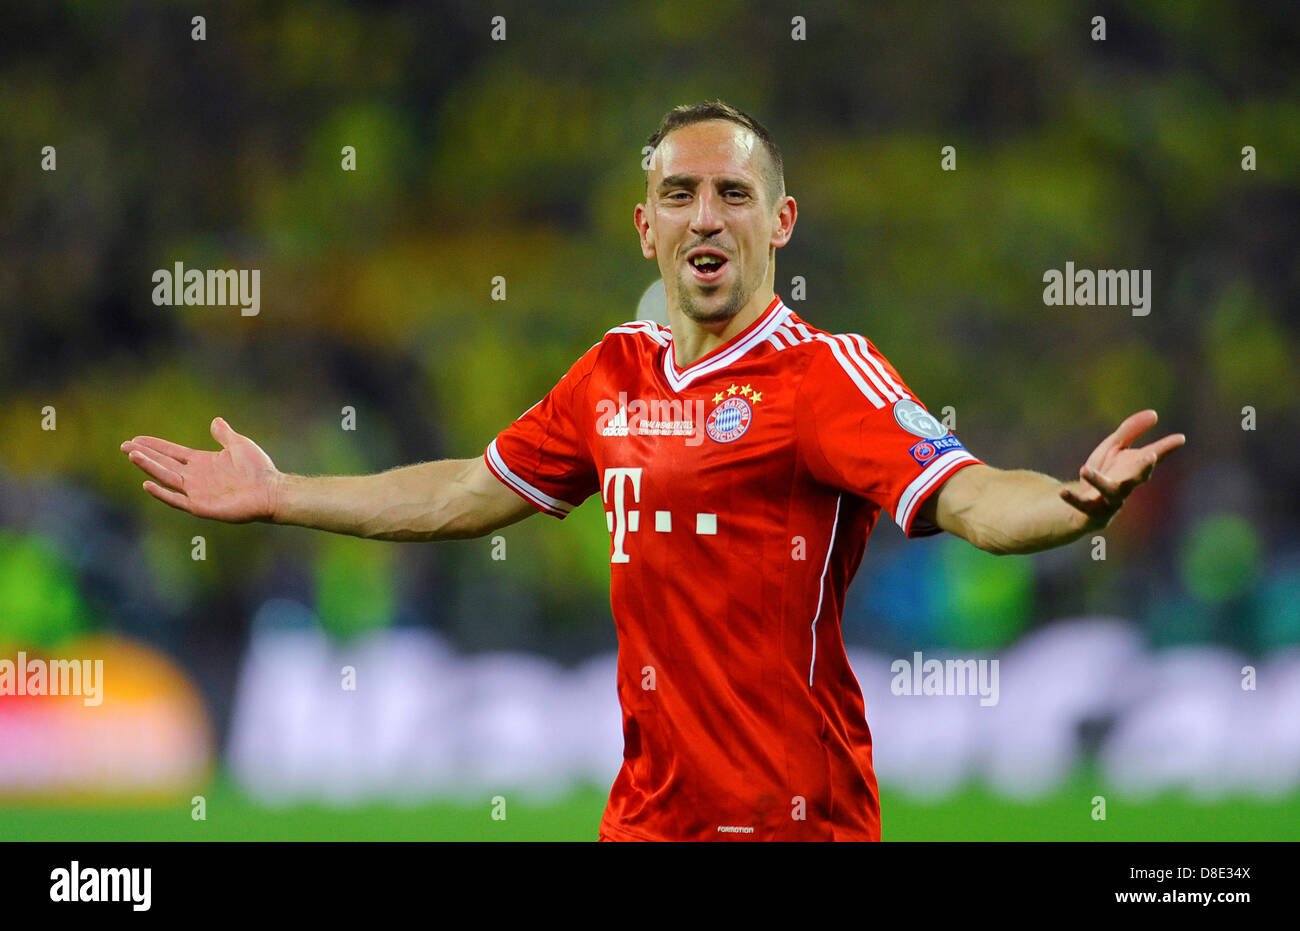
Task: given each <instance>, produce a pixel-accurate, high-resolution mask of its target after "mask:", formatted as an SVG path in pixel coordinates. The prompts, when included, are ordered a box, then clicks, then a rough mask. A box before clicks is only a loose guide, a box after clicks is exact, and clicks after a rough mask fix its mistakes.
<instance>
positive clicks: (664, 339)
mask: <svg viewBox="0 0 1300 931" xmlns="http://www.w3.org/2000/svg"><path fill="white" fill-rule="evenodd" d="M611 333H641V334H643V335H645V336H648V337H650V338H651V339H652V340H654V341H655V342H656V343H658V344H659V345H660V346H667V345H668V334H667V333H665V332H664V330H663V328H662V327H661V326H660V325H659V324H658V323H656V322H655V321H654V320H633V321H630V322H629V323H621V324H619V325H618V326H616V327H614V328H613V329H609V330H606V331H605V335H606V336H608V335H609V334H611Z"/></svg>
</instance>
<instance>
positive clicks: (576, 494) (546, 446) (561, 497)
mask: <svg viewBox="0 0 1300 931" xmlns="http://www.w3.org/2000/svg"><path fill="white" fill-rule="evenodd" d="M600 346H601V344H600V343H597V344H596V345H595V346H592V347H591V349H589V350H587V352H586V353H585V354H584V355H583V356H582V358H581V359H579V360H578V361H577V362H575V363H574V364H573V367H572V368H570V369H569V371H568V372H566V373H565V375H564V377H563V378H561V379H560V381H559V383H558V384H557V385H556V386H555V387H554V388H552V389H551V390H550V392H549V393H548V394H547V395H546V397H544V398H542V399H541V400H540V401H538V402H537V403H536V404H534V405H533V406H532V407H530V408H529V409H528V410H526V411H524V413H522V414H521V415H520V416H519V418H518V419H517V420H516V421H515V422H514V423H512V424H511V425H510V426H508V427H506V428H505V429H504V430H502V431H501V432H500V433H499V434H497V436H496V439H494V440H493V441H492V442H491V443H489V444H488V447H487V450H486V451H485V452H484V454H483V458H484V460H485V461H486V462H487V466H488V468H489V469H490V470H491V471H492V474H493V475H495V476H496V477H497V478H499V479H500V480H501V481H502V482H503V483H504V484H505V485H506V486H508V487H509V488H510V489H511V490H513V491H514V492H515V493H517V494H518V495H519V496H520V497H522V498H523V499H525V500H526V501H528V502H530V503H531V504H532V505H533V506H534V507H536V508H537V509H538V510H540V511H545V512H546V513H547V514H551V515H553V516H555V517H559V518H561V519H563V518H564V517H566V516H568V514H569V512H570V511H572V510H573V509H574V508H575V507H577V506H578V505H579V504H581V503H582V502H583V501H585V500H586V499H587V498H588V497H590V496H591V495H593V494H595V493H596V492H597V491H599V490H600V480H599V478H598V475H597V470H596V464H595V462H594V460H593V459H592V456H591V449H590V446H589V444H588V442H587V436H586V432H585V431H587V430H588V429H590V428H591V425H592V423H593V422H594V421H593V416H594V415H593V414H592V412H591V409H590V408H589V407H588V405H587V403H586V397H587V382H588V379H589V378H590V377H591V371H592V369H593V368H594V367H595V364H596V356H597V355H598V353H599V351H600Z"/></svg>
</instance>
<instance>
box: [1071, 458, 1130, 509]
mask: <svg viewBox="0 0 1300 931" xmlns="http://www.w3.org/2000/svg"><path fill="white" fill-rule="evenodd" d="M1079 478H1081V479H1083V480H1084V481H1085V482H1087V483H1088V484H1089V485H1091V486H1092V487H1093V488H1095V489H1097V491H1098V492H1099V493H1100V494H1101V496H1102V497H1103V498H1104V499H1106V503H1107V504H1109V505H1111V506H1112V507H1117V506H1118V505H1119V504H1120V502H1121V501H1123V500H1124V495H1125V491H1124V489H1122V488H1121V487H1120V486H1119V485H1117V484H1116V483H1115V482H1112V481H1111V480H1110V479H1108V478H1107V477H1106V476H1104V475H1102V474H1101V473H1100V472H1098V471H1097V470H1096V469H1093V468H1089V467H1088V466H1084V467H1083V468H1082V469H1080V470H1079Z"/></svg>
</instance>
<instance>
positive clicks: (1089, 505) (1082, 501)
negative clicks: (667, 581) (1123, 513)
mask: <svg viewBox="0 0 1300 931" xmlns="http://www.w3.org/2000/svg"><path fill="white" fill-rule="evenodd" d="M1060 495H1061V498H1062V499H1063V500H1064V501H1065V503H1066V504H1068V505H1070V506H1071V507H1073V508H1074V509H1075V510H1076V511H1082V512H1083V513H1084V514H1087V515H1088V516H1089V517H1096V518H1099V519H1102V520H1104V519H1106V518H1108V517H1109V516H1110V515H1111V514H1112V513H1113V511H1114V509H1113V508H1112V507H1111V506H1110V505H1109V504H1107V503H1106V500H1105V499H1104V498H1085V497H1083V496H1082V495H1080V494H1079V493H1078V492H1076V491H1075V490H1074V489H1072V488H1070V487H1069V486H1068V485H1066V486H1064V487H1062V488H1061V491H1060Z"/></svg>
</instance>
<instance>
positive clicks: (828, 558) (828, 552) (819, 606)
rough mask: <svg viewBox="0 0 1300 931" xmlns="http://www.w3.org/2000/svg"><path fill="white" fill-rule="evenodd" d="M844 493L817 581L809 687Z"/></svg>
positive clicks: (838, 502)
mask: <svg viewBox="0 0 1300 931" xmlns="http://www.w3.org/2000/svg"><path fill="white" fill-rule="evenodd" d="M843 497H844V496H843V495H836V497H835V520H834V522H833V523H832V524H831V545H830V546H828V547H826V562H824V563H822V577H821V581H820V582H819V583H817V613H816V614H814V615H813V620H812V660H811V661H810V662H809V663H808V688H812V680H813V668H814V667H815V666H816V665H817V619H818V618H819V617H821V616H822V595H823V594H825V591H826V570H827V569H828V568H830V564H831V553H833V552H834V551H835V530H836V528H837V527H839V524H840V499H842V498H843Z"/></svg>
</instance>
